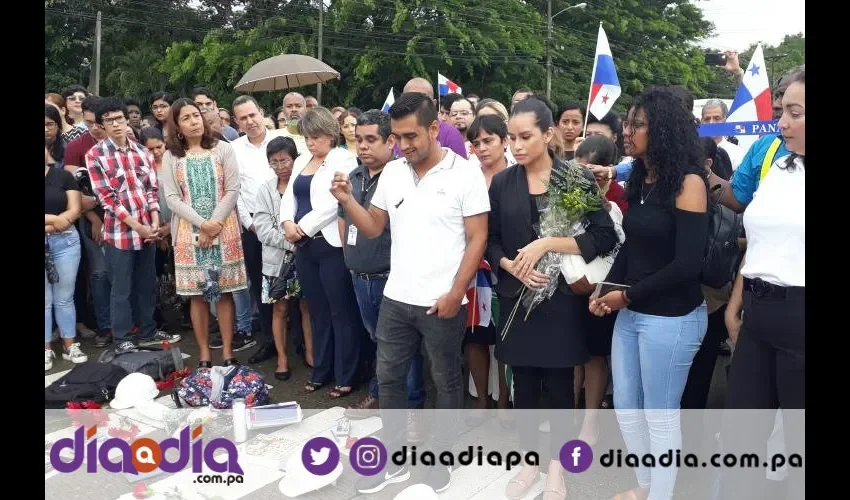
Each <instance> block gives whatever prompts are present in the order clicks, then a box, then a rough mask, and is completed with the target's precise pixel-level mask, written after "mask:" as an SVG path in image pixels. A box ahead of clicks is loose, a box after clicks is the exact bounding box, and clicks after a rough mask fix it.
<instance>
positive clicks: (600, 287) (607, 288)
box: [590, 281, 630, 298]
mask: <svg viewBox="0 0 850 500" xmlns="http://www.w3.org/2000/svg"><path fill="white" fill-rule="evenodd" d="M629 288H630V287H629V285H621V284H619V283H608V282H607V281H600V282H599V283H597V284H596V290H594V291H593V293H592V294H590V297H591V298H596V297H604V296H605V295H607V294H608V293H610V292H613V291H616V290H628V289H629Z"/></svg>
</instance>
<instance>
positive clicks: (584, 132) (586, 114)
mask: <svg viewBox="0 0 850 500" xmlns="http://www.w3.org/2000/svg"><path fill="white" fill-rule="evenodd" d="M599 29H600V30H601V29H602V21H599ZM598 48H599V33H598V32H597V34H596V49H598ZM596 49H594V50H593V71H592V72H591V73H590V90H588V91H587V107H586V108H585V112H584V128H583V129H582V131H581V138H582V139H586V138H587V119H588V118H590V96H592V95H593V79H594V78H595V77H596V62H597V60H598V59H599V58H598V57H596V56H597V53H596Z"/></svg>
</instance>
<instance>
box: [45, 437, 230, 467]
mask: <svg viewBox="0 0 850 500" xmlns="http://www.w3.org/2000/svg"><path fill="white" fill-rule="evenodd" d="M202 432H203V426H200V425H199V426H197V427H195V428H194V429H192V430H191V437H190V429H189V427H188V426H187V427H185V428H183V430H181V431H180V434H179V438H173V437H172V438H168V439H163V440H162V441H160V442H158V443H157V442H156V441H154V440H153V439H149V438H141V439H136V440H135V441H133V442H132V443H128V442H126V441H124V440H123V439H118V438H111V439H107V440H105V441H103V443H101V444H100V445H98V442H97V439H93V438H94V437H95V435H96V434H97V426H94V427H89V428H88V429H84V428H83V427H80V428H78V429H77V430H76V431H75V432H74V437H73V438H63V439H59V440H57V441H56V442H55V443H54V444H53V446H52V447H51V448H50V463H51V465H53V468H54V469H56V470H57V471H59V472H74V471H75V470H77V469H79V468H80V467H81V466H82V465H83V461H85V462H86V472H89V473H95V472H97V470H98V469H97V468H98V464H99V465H100V467H103V469H104V470H106V471H109V472H125V473H130V474H138V473H140V472H141V473H143V474H144V473H148V472H152V471H153V470H155V469H156V468H157V467H159V468H160V469H162V471H163V472H179V471H181V470H183V469H184V468H185V467H186V465H187V464H188V463H189V459H190V458H191V460H192V472H194V473H196V474H200V473H201V472H203V464H206V466H207V467H208V468H209V469H210V470H212V471H214V472H218V473H220V474H222V473H230V474H240V475H243V474H244V472H242V467H240V466H239V462H238V458H239V456H238V451H237V450H236V445H234V444H233V442H231V441H229V440H227V439H223V438H217V439H213V440H211V441H210V442H209V443H206V446H204V442H203V440H202V439H201V434H202ZM65 449H68V450H71V452H72V453H73V454H74V457H73V458H72V459H71V461H70V462H65V461H63V460H62V458H61V457H60V454H61V453H62V450H65ZM112 450H118V451H119V452H120V457H121V459H120V461H118V462H113V461H112V460H111V459H110V457H109V455H110V453H112ZM168 450H177V452H178V454H177V458H176V460H174V461H173V462H172V461H169V460H168V459H167V458H166V457H165V453H166V451H168ZM218 450H223V451H226V452H227V461H225V462H218V461H216V459H215V454H216V452H217V451H218ZM202 461H203V464H202Z"/></svg>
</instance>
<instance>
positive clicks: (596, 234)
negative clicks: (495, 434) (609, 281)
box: [485, 98, 617, 500]
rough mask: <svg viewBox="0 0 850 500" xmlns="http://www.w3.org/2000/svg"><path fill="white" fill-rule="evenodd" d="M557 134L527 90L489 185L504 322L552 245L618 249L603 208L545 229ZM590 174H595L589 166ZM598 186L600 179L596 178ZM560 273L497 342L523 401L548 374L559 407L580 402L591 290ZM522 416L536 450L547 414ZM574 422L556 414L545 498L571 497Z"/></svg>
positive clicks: (529, 445)
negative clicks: (577, 391)
mask: <svg viewBox="0 0 850 500" xmlns="http://www.w3.org/2000/svg"><path fill="white" fill-rule="evenodd" d="M555 134H556V131H555V128H554V122H553V120H552V111H551V110H550V109H549V108H548V107H547V106H546V105H545V104H544V103H543V102H542V101H540V100H538V99H536V98H528V99H526V100H524V101H522V102H519V103H517V104H516V105H515V106H514V109H513V111H512V113H511V119H510V121H509V123H508V136H509V139H510V144H511V149H512V151H513V154H514V157H515V158H516V160H517V165H516V166H515V168H509V169H507V170H505V171H503V172H500V173H499V174H497V175H496V176H495V177H494V178H493V181H492V184H491V186H490V206H491V211H490V221H489V223H490V228H489V237H488V241H487V251H486V254H485V257H486V258H487V261H488V262H490V263H491V265H493V266H494V267H495V266H496V265H498V284H497V286H496V290H497V292H498V293H499V297H500V298H501V300H502V304H501V321H500V322H499V324H500V325H506V324H507V320H508V316H509V315H510V313H511V311H512V310H513V308H514V305H515V304H516V301H517V300H518V298H519V296H520V293H521V291H522V289H523V286H527V287H529V288H540V287H542V286H544V285H545V284H546V280H547V278H546V276H545V275H543V274H541V273H538V272H537V271H535V270H534V268H535V266H536V265H537V262H538V261H539V260H540V258H541V257H542V256H543V255H545V254H546V253H547V252H549V251H552V252H559V253H567V254H575V255H581V256H582V257H583V258H584V260H585V261H586V262H590V261H592V260H593V259H595V258H596V257H597V256H599V255H601V254H605V253H607V252H609V251H611V250H612V249H613V248H614V246H615V244H616V242H617V235H616V233H615V231H614V224H613V222H612V221H611V218H610V217H609V216H608V214H607V212H605V211H604V210H598V211H595V212H591V213H590V214H588V216H587V222H588V224H587V227H586V229H585V232H584V233H583V234H581V235H579V236H577V237H575V238H551V237H541V235H540V228H539V221H540V217H541V215H542V213H541V212H543V211H545V209H546V207H545V204H546V202H547V201H548V198H547V196H546V183H547V182H548V181H549V177H550V174H551V172H552V170H553V169H564V168H566V165H565V164H564V163H563V161H562V160H560V159H559V158H557V157H556V156H555V155H554V154H553V153H552V151H550V147H549V146H550V142H551V141H552V139H553V137H554V135H555ZM587 178H588V179H589V180H591V179H592V175H591V173H590V171H588V172H587ZM592 186H594V187H595V182H594V183H592ZM517 249H519V251H517ZM558 280H559V283H558V289H557V290H556V291H555V294H554V295H553V296H552V298H551V299H549V300H547V301H544V302H543V303H541V304H540V305H538V306H537V307H536V308H535V309H534V310H533V311H532V313H531V314H530V315H529V317H528V319H527V320H526V319H525V311H518V312H517V314H516V319H514V321H513V322H512V324H511V325H510V327H509V328H508V331H507V332H506V335H505V338H504V340H501V336H500V340H499V341H498V342H497V344H496V358H497V359H498V360H499V361H501V362H503V363H505V364H507V365H510V366H511V367H512V370H513V375H514V379H513V380H514V408H517V409H523V410H530V409H537V408H539V406H540V405H539V398H540V387H541V383H542V382H544V381H545V383H546V385H547V387H549V390H550V392H551V402H552V407H553V408H554V409H556V410H557V409H573V408H574V407H575V402H574V399H573V369H574V367H576V366H580V365H582V364H584V363H585V362H586V361H587V360H588V357H589V356H588V350H587V346H586V338H585V337H586V336H585V333H584V331H583V325H584V316H585V312H584V310H585V308H587V297H584V296H578V295H575V294H573V292H572V291H571V289H570V287H569V285H567V283H566V282H565V281H564V279H563V277H561V276H560V275H559V277H558ZM518 423H519V426H518V427H519V434H520V445H521V447H522V448H523V450H526V451H530V450H533V449H534V448H536V446H535V444H536V443H537V426H538V424H539V423H540V422H534V421H533V419H531V418H524V419H520V420H519V422H518ZM571 425H572V419H566V418H553V419H552V434H551V445H550V450H551V455H550V456H551V461H550V463H549V466H548V472H549V474H548V476H547V479H546V487H545V488H544V496H543V498H544V499H545V500H550V499H551V500H554V499H562V498H565V497H566V487H565V486H564V482H563V478H562V476H561V470H562V467H561V464H560V462H559V461H558V454H559V451H560V447H561V446H562V445H563V444H564V443H565V442H567V441H569V440H570V437H571V429H570V427H571ZM537 478H538V467H537V466H536V465H532V464H524V465H523V468H522V470H521V471H520V472H519V474H517V475H516V476H515V477H514V478H513V479H512V480H511V481H510V483H508V487H507V489H506V491H505V495H506V496H507V497H508V498H522V497H523V496H525V494H526V493H527V492H528V490H529V489H530V488H531V486H532V485H533V484H534V483H535V482H536V481H537Z"/></svg>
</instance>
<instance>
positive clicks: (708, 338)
mask: <svg viewBox="0 0 850 500" xmlns="http://www.w3.org/2000/svg"><path fill="white" fill-rule="evenodd" d="M725 314H726V305H725V304H724V305H723V306H722V307H721V308H720V309H718V310H716V311H714V312H713V313H711V314H709V315H708V331H706V333H705V338H704V339H703V340H702V345H701V346H700V348H699V351H697V354H696V356H694V361H693V363H692V364H691V369H690V371H689V372H688V382H687V383H686V384H685V391H684V392H683V393H682V403H681V405H682V409H683V410H703V409H705V406H706V404H707V402H708V392H709V389H711V379H712V376H713V375H714V367H715V365H716V364H717V356H718V355H719V354H720V343H721V342H723V341H724V340H726V339H727V338H728V337H729V332H727V331H726V321H725V319H724V315H725Z"/></svg>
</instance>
